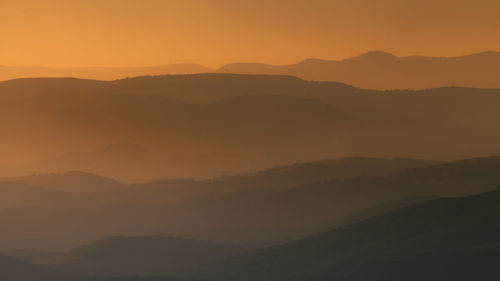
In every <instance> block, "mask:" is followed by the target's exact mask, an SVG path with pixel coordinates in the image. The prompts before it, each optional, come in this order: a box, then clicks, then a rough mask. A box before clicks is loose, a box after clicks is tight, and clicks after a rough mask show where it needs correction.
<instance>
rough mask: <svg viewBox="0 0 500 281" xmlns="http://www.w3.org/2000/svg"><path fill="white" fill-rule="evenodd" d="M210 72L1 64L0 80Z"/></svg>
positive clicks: (178, 67)
mask: <svg viewBox="0 0 500 281" xmlns="http://www.w3.org/2000/svg"><path fill="white" fill-rule="evenodd" d="M207 72H212V70H211V69H210V68H208V67H205V66H202V65H198V64H171V65H165V66H150V67H74V68H50V67H40V66H1V65H0V81H4V80H10V79H16V78H33V77H75V78H84V79H97V80H115V79H123V78H126V77H135V76H144V75H164V74H191V73H207Z"/></svg>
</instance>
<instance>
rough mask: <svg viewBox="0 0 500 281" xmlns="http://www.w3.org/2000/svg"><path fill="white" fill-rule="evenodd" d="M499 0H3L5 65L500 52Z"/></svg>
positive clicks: (0, 55) (0, 51)
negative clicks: (368, 53) (376, 53)
mask: <svg viewBox="0 0 500 281" xmlns="http://www.w3.org/2000/svg"><path fill="white" fill-rule="evenodd" d="M499 13H500V1H498V0H474V1H464V0H418V1H417V0H406V1H405V0H274V1H273V0H265V1H264V0H252V1H248V0H246V1H243V0H163V1H161V0H66V1H63V0H0V65H9V66H26V65H40V66H52V67H75V66H151V65H164V64H171V63H199V64H203V65H206V66H209V67H213V68H216V67H220V66H222V65H224V64H227V63H231V62H264V63H269V64H291V63H295V62H298V61H300V60H303V59H307V58H312V57H315V58H322V59H343V58H348V57H351V56H355V55H359V54H361V53H364V52H367V51H372V50H383V51H387V52H391V53H393V54H396V55H398V56H406V55H427V56H459V55H465V54H470V53H474V52H481V51H487V50H497V51H499V50H500V16H498V15H499Z"/></svg>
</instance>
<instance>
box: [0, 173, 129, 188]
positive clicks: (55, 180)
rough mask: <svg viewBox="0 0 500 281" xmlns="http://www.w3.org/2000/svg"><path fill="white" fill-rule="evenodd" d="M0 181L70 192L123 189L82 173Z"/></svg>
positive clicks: (111, 181) (99, 177)
mask: <svg viewBox="0 0 500 281" xmlns="http://www.w3.org/2000/svg"><path fill="white" fill-rule="evenodd" d="M0 181H1V182H15V183H21V184H28V185H32V186H41V187H46V188H50V189H54V190H61V191H69V192H109V191H113V190H118V189H119V188H121V187H122V185H121V184H120V183H118V182H117V181H115V180H112V179H109V178H104V177H101V176H97V175H94V174H89V173H85V172H80V171H70V172H65V173H61V174H41V175H33V176H24V177H17V178H4V179H0Z"/></svg>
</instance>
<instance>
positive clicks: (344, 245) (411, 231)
mask: <svg viewBox="0 0 500 281" xmlns="http://www.w3.org/2000/svg"><path fill="white" fill-rule="evenodd" d="M499 237H500V192H489V193H485V194H481V195H475V196H470V197H463V198H454V199H436V200H432V201H428V202H424V203H420V204H417V205H415V206H412V207H408V208H403V209H400V210H397V211H393V212H390V213H386V214H383V215H379V216H376V217H374V218H371V219H368V220H366V221H363V222H360V223H356V224H352V225H349V226H345V227H342V228H339V229H337V230H333V231H331V232H327V233H324V234H321V235H318V236H314V237H310V238H307V239H304V240H299V241H297V242H293V243H288V244H284V245H281V246H277V247H272V248H268V249H264V250H261V251H256V252H254V253H250V254H246V255H242V256H239V257H235V258H230V259H228V260H225V261H223V262H220V263H214V264H209V265H207V266H205V267H201V268H198V269H196V270H194V271H191V272H197V274H195V275H199V276H203V277H206V278H212V279H214V280H233V281H239V280H244V281H253V280H255V281H257V280H270V281H272V280H297V281H305V280H318V281H323V280H324V281H326V280H330V281H335V280H339V281H362V280H363V281H369V280H387V281H396V280H415V281H417V280H431V281H438V280H439V281H441V280H468V281H469V280H470V281H472V280H498V278H500V271H499V270H498V261H499V260H500V238H499Z"/></svg>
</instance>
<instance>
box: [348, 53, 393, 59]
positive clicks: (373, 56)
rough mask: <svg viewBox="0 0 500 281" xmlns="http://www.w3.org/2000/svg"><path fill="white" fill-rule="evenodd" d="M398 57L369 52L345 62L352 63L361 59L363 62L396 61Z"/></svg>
mask: <svg viewBox="0 0 500 281" xmlns="http://www.w3.org/2000/svg"><path fill="white" fill-rule="evenodd" d="M397 58H398V57H397V56H395V55H393V54H391V53H388V52H384V51H370V52H367V53H364V54H361V55H359V56H357V57H353V58H350V59H347V61H352V60H358V59H363V60H388V59H391V60H392V59H397Z"/></svg>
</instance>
